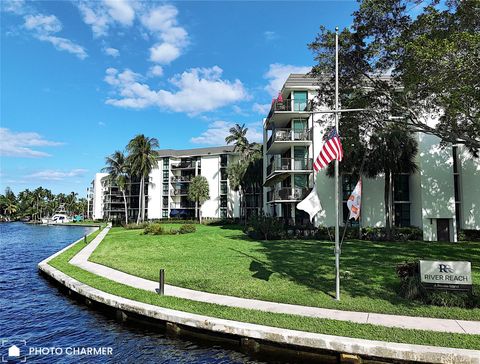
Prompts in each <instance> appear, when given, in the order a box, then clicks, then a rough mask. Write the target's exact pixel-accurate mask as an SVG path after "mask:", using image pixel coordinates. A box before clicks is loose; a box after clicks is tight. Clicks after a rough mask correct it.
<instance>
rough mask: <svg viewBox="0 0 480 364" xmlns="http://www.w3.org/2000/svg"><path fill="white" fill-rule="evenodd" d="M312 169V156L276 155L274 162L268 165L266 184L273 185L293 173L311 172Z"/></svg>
mask: <svg viewBox="0 0 480 364" xmlns="http://www.w3.org/2000/svg"><path fill="white" fill-rule="evenodd" d="M312 170H313V160H312V158H280V156H275V157H274V159H273V162H272V163H270V164H269V165H268V166H267V179H266V181H265V186H272V185H274V184H275V183H277V182H281V181H283V180H284V179H286V178H287V177H288V176H290V175H291V174H292V173H300V174H309V173H311V172H312Z"/></svg>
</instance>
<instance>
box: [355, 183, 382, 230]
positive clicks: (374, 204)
mask: <svg viewBox="0 0 480 364" xmlns="http://www.w3.org/2000/svg"><path fill="white" fill-rule="evenodd" d="M362 188H363V191H362V207H361V208H362V210H361V217H360V219H361V221H360V224H361V226H375V227H382V226H385V193H384V190H385V178H384V177H378V178H375V179H371V178H365V177H363V183H362Z"/></svg>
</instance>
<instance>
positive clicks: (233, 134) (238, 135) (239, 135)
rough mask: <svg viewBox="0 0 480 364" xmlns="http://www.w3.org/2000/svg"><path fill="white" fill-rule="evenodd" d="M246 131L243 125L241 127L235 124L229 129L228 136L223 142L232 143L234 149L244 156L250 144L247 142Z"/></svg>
mask: <svg viewBox="0 0 480 364" xmlns="http://www.w3.org/2000/svg"><path fill="white" fill-rule="evenodd" d="M247 131H248V128H246V127H245V124H243V125H241V126H240V124H235V126H233V127H231V128H230V130H229V132H230V135H228V136H227V137H226V138H225V142H226V143H227V144H230V143H234V144H235V149H237V150H238V151H239V152H240V153H241V154H245V153H246V152H247V151H248V149H249V147H250V143H248V140H247Z"/></svg>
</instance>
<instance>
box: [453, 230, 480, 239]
mask: <svg viewBox="0 0 480 364" xmlns="http://www.w3.org/2000/svg"><path fill="white" fill-rule="evenodd" d="M458 240H460V241H480V230H461V231H460V232H459V233H458Z"/></svg>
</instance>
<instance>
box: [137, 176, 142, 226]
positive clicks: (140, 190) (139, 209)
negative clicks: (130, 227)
mask: <svg viewBox="0 0 480 364" xmlns="http://www.w3.org/2000/svg"><path fill="white" fill-rule="evenodd" d="M142 184H143V177H142V178H141V179H140V187H139V191H138V215H137V225H138V224H139V223H140V218H141V216H142V191H143V188H142Z"/></svg>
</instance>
